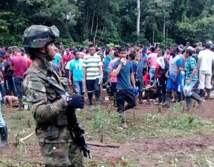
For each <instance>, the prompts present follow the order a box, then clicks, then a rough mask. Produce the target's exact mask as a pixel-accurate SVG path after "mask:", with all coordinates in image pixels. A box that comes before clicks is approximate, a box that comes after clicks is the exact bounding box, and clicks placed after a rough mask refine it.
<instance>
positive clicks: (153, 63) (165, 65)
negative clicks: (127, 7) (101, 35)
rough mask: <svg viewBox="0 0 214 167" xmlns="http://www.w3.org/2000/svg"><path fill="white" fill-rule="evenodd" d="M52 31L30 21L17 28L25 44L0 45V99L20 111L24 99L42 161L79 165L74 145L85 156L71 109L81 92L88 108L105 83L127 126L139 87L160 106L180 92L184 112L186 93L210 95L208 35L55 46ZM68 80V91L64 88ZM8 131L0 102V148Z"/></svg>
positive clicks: (213, 58) (80, 101)
mask: <svg viewBox="0 0 214 167" xmlns="http://www.w3.org/2000/svg"><path fill="white" fill-rule="evenodd" d="M58 37H59V31H58V29H57V28H56V27H55V26H52V27H47V26H42V25H33V26H30V27H28V28H27V29H26V30H25V32H24V40H23V46H24V48H19V47H16V46H13V47H9V48H7V49H6V48H5V47H3V48H1V49H0V81H1V85H0V92H1V93H0V100H1V101H2V104H4V105H6V106H7V107H13V106H18V108H17V110H18V111H22V110H23V102H25V100H26V102H27V103H28V104H29V107H30V109H31V112H32V114H33V117H34V119H35V121H36V136H37V138H38V142H39V145H40V147H41V155H42V156H43V158H44V161H45V165H46V166H69V165H71V164H72V165H74V166H78V167H80V166H84V164H83V157H82V153H81V152H82V151H83V152H84V156H89V157H90V151H89V150H88V148H87V145H86V144H85V142H84V139H83V130H82V129H81V127H80V126H79V123H78V122H77V118H76V115H75V110H74V109H82V108H83V106H84V94H85V93H86V92H87V99H88V104H89V109H90V110H93V108H94V107H95V106H96V107H100V105H102V104H101V100H100V97H101V92H102V91H101V88H102V87H105V88H106V90H107V92H108V94H109V96H112V97H113V99H114V103H113V105H114V106H115V107H117V111H118V113H119V115H120V117H121V124H120V125H119V128H120V129H124V128H127V127H128V126H127V122H126V116H125V111H126V110H128V109H130V108H134V107H135V105H136V104H137V99H138V104H139V105H141V104H142V100H143V98H144V96H145V95H144V93H143V92H151V91H153V92H154V94H153V96H152V97H150V96H151V94H150V93H149V95H148V96H149V97H148V98H156V102H155V104H158V105H161V106H165V107H170V103H171V101H172V100H173V99H174V100H175V101H176V102H181V101H182V100H184V99H185V101H186V111H190V110H191V109H192V100H196V101H197V103H198V106H197V107H198V108H199V107H200V106H201V105H202V104H203V101H204V98H205V99H210V94H211V92H212V88H213V86H212V79H213V64H214V45H212V43H211V42H207V43H204V44H202V43H198V44H197V45H195V46H190V45H189V43H187V44H186V46H182V45H176V46H170V47H167V48H165V49H164V50H163V49H161V48H160V46H159V45H160V44H159V43H156V44H154V45H151V44H149V45H148V46H143V45H128V44H127V45H126V46H115V47H104V46H103V47H100V48H99V47H96V46H95V45H93V44H91V45H89V46H88V47H86V48H76V47H75V46H72V47H70V48H64V46H63V44H62V43H60V45H59V47H56V46H55V44H54V41H55V39H56V38H58ZM65 78H67V79H65ZM71 87H72V88H73V90H74V92H75V94H74V93H69V90H70V88H71ZM23 94H24V95H25V96H26V97H23ZM172 95H173V96H172ZM93 97H95V104H93V102H94V101H93ZM24 99H25V100H24ZM125 102H126V103H125ZM0 106H1V105H0ZM68 114H70V115H69V116H68ZM7 134H8V132H7V126H6V123H5V122H4V119H3V118H2V114H1V108H0V135H1V143H0V147H4V146H5V145H7ZM71 134H74V136H72V135H71ZM75 135H77V136H75ZM77 140H81V142H79V141H77ZM71 155H72V157H71Z"/></svg>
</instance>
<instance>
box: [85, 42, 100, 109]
mask: <svg viewBox="0 0 214 167" xmlns="http://www.w3.org/2000/svg"><path fill="white" fill-rule="evenodd" d="M95 51H96V49H95V46H94V45H93V44H91V45H89V54H88V55H86V56H84V58H83V67H84V75H83V83H84V84H85V83H86V88H87V91H88V99H89V107H90V108H91V109H92V108H93V106H92V98H93V92H94V94H95V98H96V105H97V106H99V105H100V85H101V84H102V80H103V69H102V66H103V63H102V61H101V58H100V56H99V55H97V54H95Z"/></svg>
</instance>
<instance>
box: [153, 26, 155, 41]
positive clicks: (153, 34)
mask: <svg viewBox="0 0 214 167" xmlns="http://www.w3.org/2000/svg"><path fill="white" fill-rule="evenodd" d="M152 43H153V44H154V43H155V29H154V28H153V30H152Z"/></svg>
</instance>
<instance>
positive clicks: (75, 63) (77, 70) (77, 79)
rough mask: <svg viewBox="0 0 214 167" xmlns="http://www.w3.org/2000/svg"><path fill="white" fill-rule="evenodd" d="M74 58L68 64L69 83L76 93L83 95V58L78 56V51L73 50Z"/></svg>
mask: <svg viewBox="0 0 214 167" xmlns="http://www.w3.org/2000/svg"><path fill="white" fill-rule="evenodd" d="M74 56H75V57H74V59H73V60H71V62H70V64H69V67H68V69H69V83H70V85H71V84H72V81H73V87H74V90H75V92H76V93H77V94H79V95H83V96H84V93H85V84H84V83H83V72H84V69H83V60H82V59H81V58H80V53H79V52H78V51H74Z"/></svg>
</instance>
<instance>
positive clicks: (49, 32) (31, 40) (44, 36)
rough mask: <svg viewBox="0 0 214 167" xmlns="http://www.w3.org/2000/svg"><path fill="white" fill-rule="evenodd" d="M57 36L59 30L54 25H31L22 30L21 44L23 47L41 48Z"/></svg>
mask: <svg viewBox="0 0 214 167" xmlns="http://www.w3.org/2000/svg"><path fill="white" fill-rule="evenodd" d="M58 37H59V30H58V29H57V28H56V26H55V25H53V26H51V27H47V26H43V25H32V26H30V27H28V28H27V29H26V30H25V31H24V36H23V46H24V47H25V48H42V47H44V46H45V45H46V44H48V43H51V42H53V41H54V40H55V39H56V38H58Z"/></svg>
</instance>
